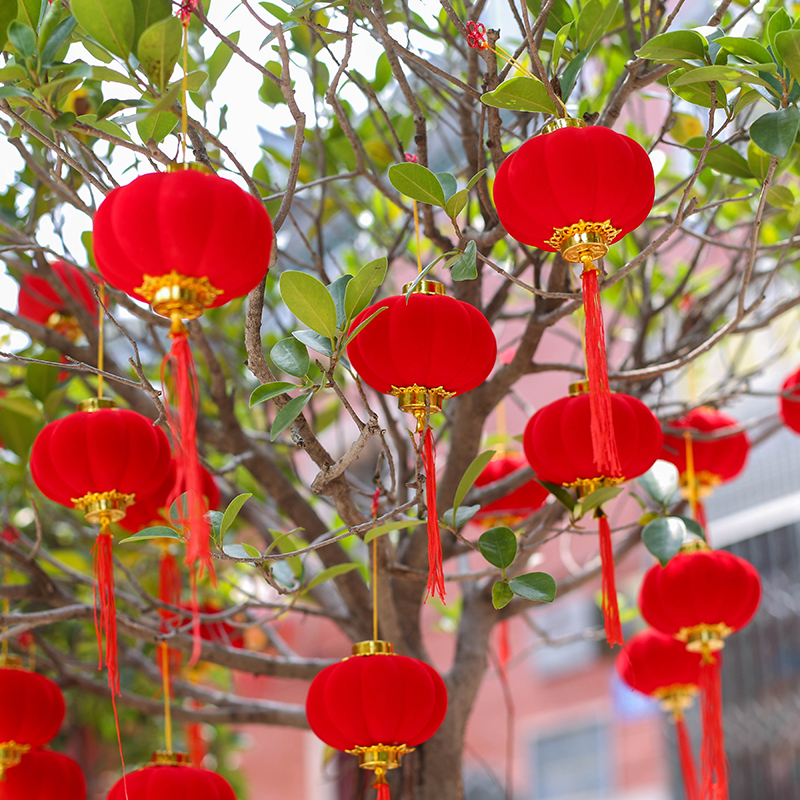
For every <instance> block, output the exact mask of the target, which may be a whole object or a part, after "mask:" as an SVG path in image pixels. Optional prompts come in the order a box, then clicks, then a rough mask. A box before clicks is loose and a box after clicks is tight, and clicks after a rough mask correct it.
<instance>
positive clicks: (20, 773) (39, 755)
mask: <svg viewBox="0 0 800 800" xmlns="http://www.w3.org/2000/svg"><path fill="white" fill-rule="evenodd" d="M0 797H2V798H3V800H53V798H56V797H57V798H58V800H86V778H85V777H84V775H83V771H82V770H81V768H80V766H78V762H77V761H75V760H74V759H72V758H70V757H69V756H65V755H64V754H63V753H57V752H55V751H54V750H31V751H30V752H28V753H26V754H25V755H24V756H22V759H21V760H20V762H19V765H18V766H16V767H14V769H12V770H9V772H8V775H7V776H6V779H5V784H4V785H0Z"/></svg>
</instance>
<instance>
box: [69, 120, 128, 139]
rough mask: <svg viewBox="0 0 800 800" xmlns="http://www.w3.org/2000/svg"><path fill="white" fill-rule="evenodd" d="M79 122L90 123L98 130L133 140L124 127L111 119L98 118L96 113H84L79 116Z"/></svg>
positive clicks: (89, 124) (91, 126) (90, 125)
mask: <svg viewBox="0 0 800 800" xmlns="http://www.w3.org/2000/svg"><path fill="white" fill-rule="evenodd" d="M78 122H80V123H82V124H84V125H88V126H89V127H90V128H96V129H97V130H98V131H105V132H106V133H110V134H111V135H112V136H117V137H119V138H120V139H124V140H125V141H128V142H130V141H131V137H130V136H128V134H127V133H126V132H125V131H124V130H123V129H122V128H120V126H119V125H117V124H116V123H115V122H111V120H108V119H97V117H96V116H95V115H94V114H83V115H82V116H80V117H78Z"/></svg>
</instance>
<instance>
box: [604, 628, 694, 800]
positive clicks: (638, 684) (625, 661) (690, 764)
mask: <svg viewBox="0 0 800 800" xmlns="http://www.w3.org/2000/svg"><path fill="white" fill-rule="evenodd" d="M616 668H617V673H618V674H619V676H620V677H621V678H622V680H624V681H625V683H627V684H628V686H630V687H631V688H632V689H635V690H636V691H637V692H641V693H642V694H646V695H649V696H651V697H656V698H658V700H659V702H660V706H661V708H662V709H664V710H665V711H669V712H670V718H671V719H672V721H673V722H674V723H675V732H676V735H677V740H678V756H679V760H680V764H681V772H682V774H683V786H684V791H685V794H686V800H700V786H699V784H698V782H697V769H696V767H695V762H694V755H693V753H692V744H691V741H690V739H689V731H688V729H687V727H686V721H685V720H684V718H683V712H684V711H685V710H686V709H687V708H690V707H691V705H692V703H693V702H694V697H695V695H696V694H697V692H698V691H699V688H698V687H699V684H700V655H699V653H692V652H690V651H688V650H687V649H686V647H684V645H683V643H682V642H679V641H678V640H677V639H673V638H672V637H671V636H668V635H667V634H665V633H661V632H660V631H657V630H654V629H652V628H648V629H647V630H644V631H640V632H639V633H636V634H634V635H633V636H632V637H631V638H630V639H628V642H627V646H626V648H625V650H623V651H621V652H620V653H619V655H618V656H617V661H616Z"/></svg>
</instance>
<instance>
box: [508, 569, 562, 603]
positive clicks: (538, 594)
mask: <svg viewBox="0 0 800 800" xmlns="http://www.w3.org/2000/svg"><path fill="white" fill-rule="evenodd" d="M508 585H509V586H510V587H511V591H512V592H514V594H515V595H518V596H519V597H524V598H525V599H526V600H534V601H536V602H539V603H552V602H553V600H554V599H555V596H556V582H555V580H554V579H553V576H552V575H548V574H547V573H546V572H528V573H526V574H525V575H520V576H519V577H517V578H512V579H511V580H510V581H509V582H508Z"/></svg>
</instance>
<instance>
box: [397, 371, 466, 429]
mask: <svg viewBox="0 0 800 800" xmlns="http://www.w3.org/2000/svg"><path fill="white" fill-rule="evenodd" d="M455 394H456V393H455V392H448V391H447V390H446V389H445V388H444V387H443V386H437V387H436V388H435V389H428V388H427V387H425V386H418V385H417V384H416V383H415V384H414V385H413V386H392V396H393V397H396V398H397V405H398V406H400V410H401V411H406V412H407V413H409V414H413V415H414V417H415V419H416V420H417V432H418V433H420V432H422V431H423V430H425V419H426V418H427V416H428V415H429V414H436V413H437V412H439V411H441V410H442V406H443V405H444V401H445V400H447V398H448V397H455Z"/></svg>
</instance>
